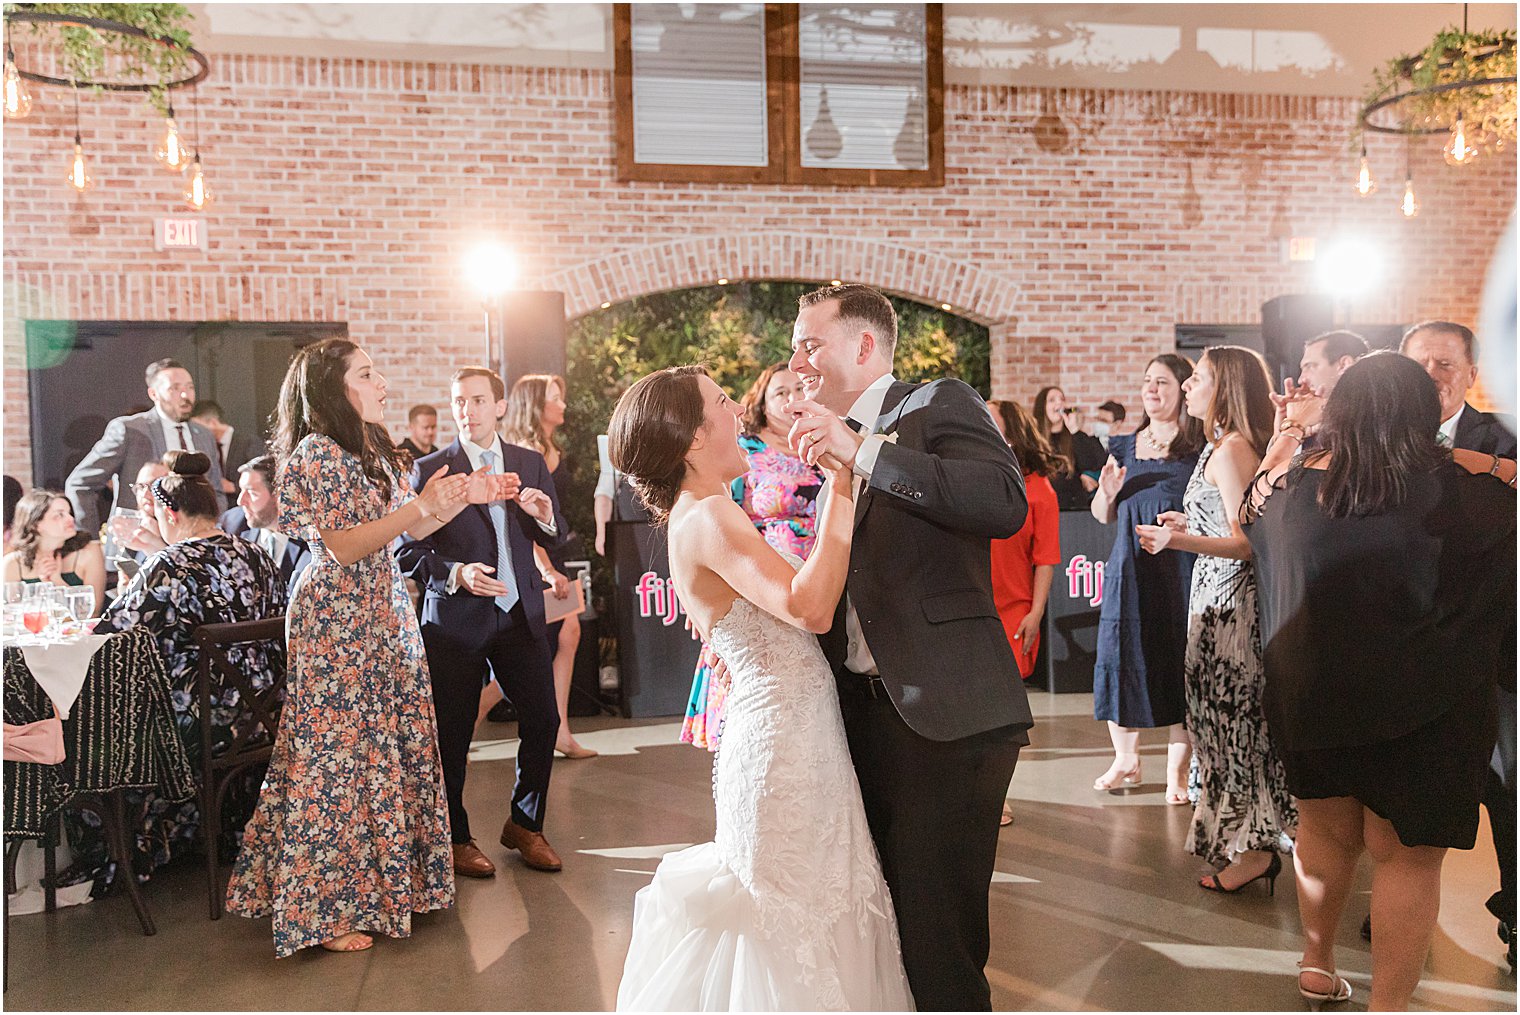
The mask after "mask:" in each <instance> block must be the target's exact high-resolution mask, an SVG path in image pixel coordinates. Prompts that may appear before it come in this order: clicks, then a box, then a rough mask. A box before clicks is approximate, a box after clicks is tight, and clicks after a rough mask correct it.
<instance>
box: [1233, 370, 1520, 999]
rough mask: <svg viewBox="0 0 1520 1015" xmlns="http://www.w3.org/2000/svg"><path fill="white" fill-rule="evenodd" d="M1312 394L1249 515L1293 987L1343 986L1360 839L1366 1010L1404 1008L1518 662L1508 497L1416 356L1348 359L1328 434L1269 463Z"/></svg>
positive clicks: (1311, 412) (1339, 993)
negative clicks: (1450, 422) (1298, 951)
mask: <svg viewBox="0 0 1520 1015" xmlns="http://www.w3.org/2000/svg"><path fill="white" fill-rule="evenodd" d="M1319 403H1320V400H1319V399H1313V398H1309V399H1306V400H1303V401H1297V402H1295V403H1293V404H1292V405H1290V408H1289V416H1288V419H1287V421H1286V422H1284V423H1283V424H1282V430H1281V433H1280V434H1279V436H1278V438H1277V440H1275V441H1274V446H1273V447H1272V449H1271V450H1270V451H1269V453H1268V456H1267V458H1266V460H1265V461H1264V462H1263V472H1262V474H1261V475H1259V476H1258V477H1257V481H1256V482H1255V483H1254V484H1253V488H1252V491H1251V494H1250V495H1249V496H1248V498H1247V502H1246V504H1245V507H1244V509H1243V514H1244V515H1245V516H1246V517H1245V518H1243V519H1242V521H1243V522H1245V523H1246V531H1247V535H1248V536H1249V538H1250V541H1251V547H1252V550H1253V551H1254V554H1255V559H1256V563H1257V574H1258V580H1259V588H1260V596H1261V612H1262V642H1263V646H1264V657H1265V665H1266V697H1265V703H1264V708H1265V711H1266V715H1267V721H1268V723H1269V724H1270V726H1271V729H1272V734H1273V738H1274V739H1275V741H1276V743H1277V746H1278V749H1279V751H1280V752H1281V756H1282V761H1283V767H1284V768H1285V770H1286V772H1287V778H1288V788H1289V791H1290V792H1291V793H1292V794H1293V796H1294V797H1296V798H1297V799H1298V804H1299V817H1300V822H1299V837H1298V843H1297V850H1296V853H1295V866H1296V871H1297V878H1296V880H1297V885H1298V897H1299V912H1300V915H1301V917H1302V920H1303V926H1304V955H1303V960H1302V961H1301V963H1300V966H1301V970H1300V973H1299V980H1298V986H1299V991H1300V992H1301V993H1302V994H1303V995H1304V997H1306V998H1308V999H1310V1000H1317V1001H1344V1000H1348V999H1349V998H1350V996H1351V986H1350V984H1349V983H1347V982H1346V981H1345V979H1343V978H1341V977H1339V976H1337V975H1335V972H1334V970H1335V953H1334V941H1335V932H1336V927H1337V925H1338V924H1339V922H1340V917H1341V912H1342V909H1343V908H1344V906H1345V903H1346V897H1347V894H1348V893H1349V892H1350V890H1351V888H1352V885H1353V880H1354V876H1355V870H1356V862H1357V859H1358V857H1359V856H1360V854H1361V853H1362V851H1363V850H1364V849H1365V850H1366V851H1367V852H1368V853H1370V854H1371V855H1372V860H1373V880H1372V922H1373V924H1374V925H1375V926H1376V927H1377V934H1376V935H1375V937H1374V938H1373V942H1372V997H1371V999H1370V1001H1369V1007H1370V1008H1372V1009H1376V1010H1397V1009H1403V1008H1406V1007H1408V1004H1409V999H1410V995H1411V994H1412V993H1413V992H1414V989H1415V987H1416V986H1417V985H1418V984H1419V980H1420V973H1421V970H1422V968H1423V966H1424V963H1425V958H1426V955H1427V953H1428V952H1429V950H1430V941H1431V936H1432V933H1433V931H1434V929H1435V925H1436V917H1437V915H1438V912H1439V909H1440V894H1441V864H1442V861H1443V860H1444V858H1445V855H1446V850H1447V849H1450V848H1457V849H1471V848H1472V846H1473V842H1474V839H1475V836H1476V833H1477V827H1478V801H1479V799H1480V797H1481V794H1482V791H1483V786H1484V779H1485V774H1486V770H1487V767H1488V761H1489V755H1490V753H1491V752H1492V750H1493V745H1494V735H1495V722H1496V708H1497V684H1496V681H1497V679H1505V680H1511V681H1512V680H1513V679H1514V656H1513V646H1514V638H1515V578H1516V573H1515V497H1514V494H1513V493H1512V492H1511V490H1510V489H1508V488H1507V487H1506V485H1505V483H1503V482H1501V481H1498V480H1496V479H1494V478H1491V477H1490V476H1487V475H1473V474H1471V472H1470V471H1468V470H1467V469H1464V468H1463V467H1462V466H1460V465H1458V464H1457V463H1455V462H1454V461H1453V458H1452V453H1451V452H1450V451H1447V450H1446V449H1444V448H1442V447H1441V446H1440V445H1439V444H1438V443H1437V439H1436V435H1437V431H1438V428H1439V427H1440V423H1441V417H1440V402H1439V400H1438V398H1437V395H1436V388H1435V385H1434V384H1433V383H1432V382H1431V380H1430V378H1429V377H1427V376H1426V375H1425V372H1424V371H1423V370H1422V369H1420V367H1419V365H1418V364H1416V363H1415V362H1414V361H1412V360H1409V359H1405V358H1404V357H1402V356H1398V355H1396V354H1393V353H1373V354H1371V355H1369V356H1367V357H1366V358H1364V359H1362V360H1361V361H1360V362H1358V363H1357V364H1356V365H1354V366H1352V367H1351V368H1349V369H1348V370H1347V371H1346V373H1345V374H1344V375H1343V376H1342V377H1341V379H1340V382H1339V383H1338V384H1337V385H1336V388H1335V391H1334V394H1333V395H1332V396H1331V398H1330V399H1329V401H1328V403H1326V404H1325V405H1324V425H1323V427H1322V428H1320V429H1319V443H1318V449H1317V450H1316V451H1315V452H1314V453H1312V454H1310V455H1308V456H1307V457H1303V456H1298V457H1295V458H1294V459H1293V460H1292V461H1290V462H1284V463H1283V464H1280V465H1278V464H1274V463H1275V462H1279V461H1282V460H1283V459H1285V458H1287V457H1288V456H1289V455H1290V454H1291V453H1292V449H1293V447H1294V445H1295V444H1297V443H1301V442H1302V440H1303V438H1304V437H1305V436H1306V435H1307V433H1308V432H1309V431H1311V430H1313V429H1314V424H1315V423H1316V422H1317V420H1316V418H1315V417H1316V415H1317V411H1318V406H1319ZM1469 457H1471V456H1469ZM1477 457H1480V458H1482V459H1483V465H1482V466H1480V467H1478V471H1487V469H1489V468H1490V466H1489V464H1488V459H1489V456H1477ZM1492 467H1493V468H1498V467H1499V462H1498V460H1497V459H1494V460H1493V465H1492ZM1471 468H1472V466H1470V465H1469V469H1471ZM1506 468H1511V469H1512V467H1510V466H1509V465H1508V464H1507V463H1506ZM1505 478H1506V479H1508V478H1510V477H1509V476H1506V477H1505ZM1506 667H1507V669H1508V672H1507V673H1503V674H1501V670H1502V669H1504V668H1506Z"/></svg>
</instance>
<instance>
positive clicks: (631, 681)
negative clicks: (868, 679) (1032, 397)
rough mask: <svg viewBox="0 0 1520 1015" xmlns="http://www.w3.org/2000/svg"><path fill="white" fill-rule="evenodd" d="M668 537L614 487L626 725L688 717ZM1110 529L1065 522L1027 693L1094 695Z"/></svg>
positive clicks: (1077, 517) (1067, 515)
mask: <svg viewBox="0 0 1520 1015" xmlns="http://www.w3.org/2000/svg"><path fill="white" fill-rule="evenodd" d="M668 537H669V534H668V533H667V531H666V529H665V528H664V527H663V526H654V525H651V524H650V523H649V516H648V514H647V512H645V511H644V510H643V507H642V506H641V505H640V504H639V503H638V501H637V498H635V497H634V495H633V493H632V492H631V491H630V490H629V488H628V485H627V484H626V483H619V484H618V493H617V497H616V499H615V501H614V508H613V521H612V523H611V524H610V525H609V526H608V532H607V539H608V543H609V547H608V552H609V553H610V554H611V556H612V560H613V583H614V586H615V589H616V591H615V595H616V602H615V604H614V610H613V613H614V617H615V623H616V627H617V637H618V679H619V692H618V701H619V705H620V707H621V711H622V713H623V714H624V715H626V716H630V717H634V718H642V717H649V716H666V715H669V716H677V715H683V714H684V713H685V711H686V704H687V700H688V697H689V695H690V693H691V679H692V673H693V671H694V670H695V669H696V665H697V654H698V652H699V651H700V649H701V645H700V643H699V642H698V641H697V638H696V636H695V635H693V634H692V633H691V632H690V631H688V630H687V628H686V613H685V611H684V610H683V609H682V608H681V604H680V602H679V601H678V600H677V598H676V594H675V588H674V586H673V585H672V583H671V581H670V560H669V556H668V553H667V541H668ZM1113 543H1114V527H1113V526H1112V525H1102V524H1100V523H1099V522H1098V521H1097V519H1095V518H1093V516H1092V515H1091V514H1090V513H1089V512H1087V511H1063V512H1061V566H1060V567H1059V568H1058V569H1057V571H1056V575H1055V580H1054V581H1053V582H1052V583H1051V588H1050V603H1049V606H1048V607H1047V608H1046V611H1045V634H1044V636H1043V637H1042V638H1041V639H1040V657H1039V659H1038V660H1037V661H1036V664H1035V674H1034V676H1033V677H1031V678H1030V680H1029V684H1030V686H1032V687H1038V688H1041V689H1043V690H1047V691H1054V692H1057V693H1068V692H1077V693H1090V692H1091V691H1092V674H1093V660H1094V659H1095V657H1096V652H1097V645H1098V611H1099V608H1100V606H1101V605H1102V602H1103V568H1104V565H1105V563H1106V562H1107V561H1108V555H1109V552H1110V551H1111V550H1112V549H1113Z"/></svg>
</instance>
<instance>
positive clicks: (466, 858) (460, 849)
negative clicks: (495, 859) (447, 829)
mask: <svg viewBox="0 0 1520 1015" xmlns="http://www.w3.org/2000/svg"><path fill="white" fill-rule="evenodd" d="M454 873H455V874H458V875H459V876H460V877H462V878H492V877H495V876H496V865H495V864H494V863H492V862H491V858H490V857H488V856H486V855H485V854H484V853H482V852H481V851H480V848H479V847H478V846H476V845H475V840H474V839H471V840H470V841H469V842H456V843H454Z"/></svg>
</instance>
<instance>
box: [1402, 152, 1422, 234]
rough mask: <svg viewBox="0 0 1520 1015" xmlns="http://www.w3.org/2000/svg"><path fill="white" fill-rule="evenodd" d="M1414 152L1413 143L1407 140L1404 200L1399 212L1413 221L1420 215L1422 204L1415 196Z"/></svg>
mask: <svg viewBox="0 0 1520 1015" xmlns="http://www.w3.org/2000/svg"><path fill="white" fill-rule="evenodd" d="M1413 150H1414V145H1413V142H1412V141H1408V140H1406V141H1405V142H1404V199H1403V200H1402V201H1400V202H1399V211H1401V212H1403V213H1404V217H1405V218H1407V219H1412V218H1414V217H1415V216H1416V215H1418V214H1419V213H1420V202H1419V200H1418V199H1417V198H1416V197H1415V196H1414V169H1413V168H1412V167H1411V163H1410V160H1411V159H1412V158H1413Z"/></svg>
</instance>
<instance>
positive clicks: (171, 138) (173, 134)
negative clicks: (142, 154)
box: [153, 102, 190, 173]
mask: <svg viewBox="0 0 1520 1015" xmlns="http://www.w3.org/2000/svg"><path fill="white" fill-rule="evenodd" d="M153 157H154V158H155V159H157V160H158V164H159V165H161V166H163V167H164V168H165V169H167V170H168V171H169V172H171V173H183V172H184V171H185V167H186V166H187V165H189V164H190V153H189V152H187V151H186V150H185V145H184V142H183V141H181V140H180V136H179V125H178V124H176V123H175V122H174V103H172V102H171V103H169V114H168V116H166V117H165V118H164V136H163V137H162V138H160V139H159V142H158V147H157V148H155V149H154V150H153Z"/></svg>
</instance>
